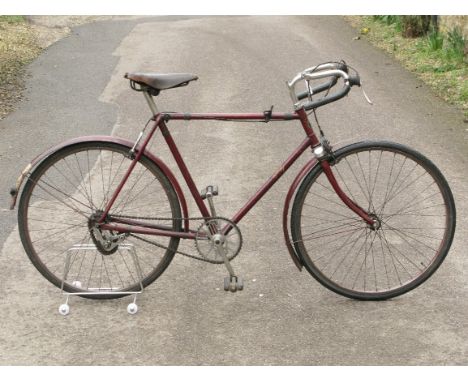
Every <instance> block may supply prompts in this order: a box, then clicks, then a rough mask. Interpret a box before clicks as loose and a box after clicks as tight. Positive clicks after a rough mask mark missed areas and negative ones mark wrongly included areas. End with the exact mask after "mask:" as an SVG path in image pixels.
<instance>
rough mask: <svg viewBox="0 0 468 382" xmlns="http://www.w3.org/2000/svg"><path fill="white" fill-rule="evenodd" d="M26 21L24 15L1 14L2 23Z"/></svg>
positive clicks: (0, 20)
mask: <svg viewBox="0 0 468 382" xmlns="http://www.w3.org/2000/svg"><path fill="white" fill-rule="evenodd" d="M24 21H25V18H24V16H0V23H1V22H4V23H8V24H17V23H22V22H24Z"/></svg>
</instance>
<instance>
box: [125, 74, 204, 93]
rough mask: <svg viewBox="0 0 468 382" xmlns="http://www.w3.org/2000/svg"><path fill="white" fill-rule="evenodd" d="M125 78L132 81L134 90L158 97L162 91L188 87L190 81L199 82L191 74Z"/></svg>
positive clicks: (139, 75)
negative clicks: (144, 91)
mask: <svg viewBox="0 0 468 382" xmlns="http://www.w3.org/2000/svg"><path fill="white" fill-rule="evenodd" d="M125 78H128V79H129V80H130V86H131V87H132V89H134V90H137V91H142V90H146V91H150V93H151V94H152V95H158V94H159V92H160V91H161V90H166V89H173V88H177V87H179V86H186V85H188V83H189V82H190V81H195V80H198V76H196V75H194V74H191V73H126V74H125ZM135 84H138V85H139V87H136V86H135ZM148 88H149V89H148Z"/></svg>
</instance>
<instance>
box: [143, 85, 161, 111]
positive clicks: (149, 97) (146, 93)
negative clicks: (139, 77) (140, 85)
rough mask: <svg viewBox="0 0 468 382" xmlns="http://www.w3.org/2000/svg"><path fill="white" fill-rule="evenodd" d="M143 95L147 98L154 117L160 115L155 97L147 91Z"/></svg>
mask: <svg viewBox="0 0 468 382" xmlns="http://www.w3.org/2000/svg"><path fill="white" fill-rule="evenodd" d="M143 95H144V96H145V99H146V102H147V103H148V106H149V108H150V109H151V112H152V113H153V116H155V115H156V114H158V113H159V111H158V108H157V107H156V103H155V102H154V99H153V96H152V95H151V94H149V92H148V91H146V90H143Z"/></svg>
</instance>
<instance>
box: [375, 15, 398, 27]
mask: <svg viewBox="0 0 468 382" xmlns="http://www.w3.org/2000/svg"><path fill="white" fill-rule="evenodd" d="M373 18H374V20H378V21H381V22H383V23H385V24H387V25H392V24H396V23H397V22H398V21H399V19H400V16H394V15H377V16H373Z"/></svg>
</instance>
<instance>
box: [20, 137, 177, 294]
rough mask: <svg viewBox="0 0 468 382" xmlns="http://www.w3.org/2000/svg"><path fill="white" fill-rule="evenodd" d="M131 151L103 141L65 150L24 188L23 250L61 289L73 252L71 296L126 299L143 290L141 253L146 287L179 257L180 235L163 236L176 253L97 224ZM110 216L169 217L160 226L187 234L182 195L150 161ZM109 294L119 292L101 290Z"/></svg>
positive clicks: (68, 282) (130, 182)
mask: <svg viewBox="0 0 468 382" xmlns="http://www.w3.org/2000/svg"><path fill="white" fill-rule="evenodd" d="M128 151H129V149H128V147H126V146H123V145H120V144H116V143H111V142H99V141H92V142H84V143H79V144H75V145H72V146H67V147H64V148H63V149H61V150H59V151H57V152H55V153H53V154H52V155H50V156H49V157H47V158H46V159H44V160H43V161H42V162H41V163H40V164H39V166H38V167H37V168H36V169H35V170H34V171H33V172H32V173H31V175H30V176H29V179H28V181H27V182H26V184H25V186H24V190H23V192H22V195H21V199H20V202H19V208H18V221H19V233H20V237H21V241H22V243H23V246H24V248H25V250H26V253H27V254H28V256H29V258H30V260H31V262H32V263H33V264H34V266H35V267H36V268H37V269H38V271H39V272H40V273H41V274H42V275H43V276H44V277H45V278H46V279H48V280H49V281H50V282H51V283H53V284H54V285H56V286H57V287H59V288H60V287H61V285H62V280H63V279H64V275H65V270H66V267H65V260H66V258H67V255H70V257H69V260H70V263H69V267H68V274H67V277H66V278H65V280H64V281H65V283H64V289H65V290H66V291H67V292H90V291H96V292H97V293H96V294H91V295H87V296H85V297H91V298H115V297H122V296H123V294H118V292H129V291H136V290H139V289H140V278H139V277H138V271H137V269H136V266H135V264H134V262H133V256H132V252H133V251H135V253H136V256H137V259H138V263H139V265H140V268H141V275H142V285H143V287H145V286H147V285H149V284H151V283H152V282H153V281H154V280H156V279H157V278H158V277H159V276H160V275H161V274H162V273H163V272H164V270H165V269H166V268H167V266H168V265H169V263H170V262H171V260H172V258H173V257H174V253H175V250H176V249H177V247H178V244H179V239H178V238H163V237H158V238H157V242H158V243H159V244H161V245H163V246H165V247H167V248H170V249H162V248H158V247H155V246H153V245H151V244H149V243H148V242H145V241H144V239H145V238H146V236H145V235H135V236H128V235H119V234H118V233H117V232H111V231H104V230H100V229H97V228H96V225H95V222H96V220H98V219H99V216H100V214H102V211H103V209H104V208H105V205H106V204H107V202H108V201H109V199H110V198H111V197H112V194H113V192H114V191H115V189H116V188H117V186H118V185H119V183H120V181H121V180H122V178H123V176H124V174H125V172H126V171H127V169H128V167H129V165H130V163H131V160H130V159H129V158H128ZM109 214H110V215H111V216H112V215H122V216H123V215H125V216H132V217H135V218H138V217H148V216H158V217H165V218H167V220H165V221H163V222H159V223H160V224H164V225H167V226H168V227H167V228H169V229H173V230H180V229H181V212H180V205H179V201H178V198H177V194H176V192H175V191H174V188H173V186H172V184H171V183H170V181H169V180H168V179H167V177H166V176H165V175H164V173H163V172H162V171H161V169H160V168H159V167H158V166H157V165H156V164H155V163H154V162H153V161H151V160H150V159H149V158H147V157H146V156H142V157H141V159H140V161H139V162H138V163H137V164H136V166H135V168H134V169H133V172H132V173H131V175H130V177H129V178H128V180H127V182H126V183H125V186H124V187H123V189H122V190H121V192H120V194H119V196H118V198H117V199H116V201H115V203H114V205H113V207H112V209H111V210H110V212H109ZM171 219H172V220H171ZM148 238H149V239H152V240H154V237H148ZM141 239H143V240H141ZM95 247H97V249H95ZM90 248H91V249H90ZM109 291H111V292H113V293H117V294H112V295H109V294H107V295H106V294H99V293H98V292H109Z"/></svg>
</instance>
